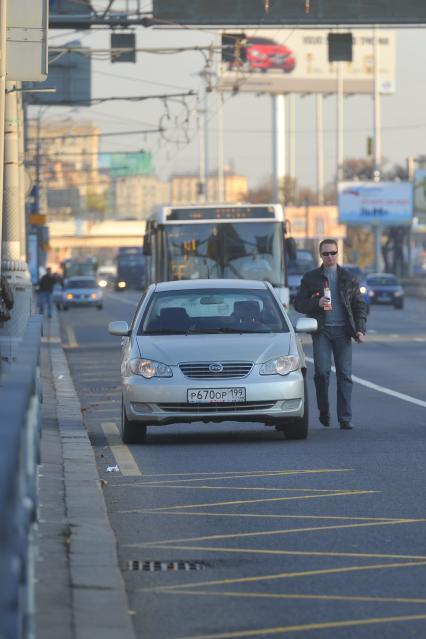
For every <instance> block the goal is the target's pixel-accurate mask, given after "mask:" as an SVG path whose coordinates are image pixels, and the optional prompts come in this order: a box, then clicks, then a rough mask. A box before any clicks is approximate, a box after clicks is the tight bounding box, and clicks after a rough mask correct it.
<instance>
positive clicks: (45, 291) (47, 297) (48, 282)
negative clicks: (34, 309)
mask: <svg viewBox="0 0 426 639" xmlns="http://www.w3.org/2000/svg"><path fill="white" fill-rule="evenodd" d="M55 284H56V277H55V276H54V275H52V269H51V268H50V266H49V267H48V268H47V269H46V273H45V274H44V275H43V277H41V278H40V280H39V282H38V308H39V312H40V315H43V313H44V307H45V305H46V306H47V317H52V292H53V287H54V286H55Z"/></svg>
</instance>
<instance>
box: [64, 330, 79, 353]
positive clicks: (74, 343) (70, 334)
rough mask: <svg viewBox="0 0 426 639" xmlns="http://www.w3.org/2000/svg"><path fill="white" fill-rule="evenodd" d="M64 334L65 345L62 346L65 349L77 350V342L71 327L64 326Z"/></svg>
mask: <svg viewBox="0 0 426 639" xmlns="http://www.w3.org/2000/svg"><path fill="white" fill-rule="evenodd" d="M65 333H66V335H67V340H68V342H67V344H64V346H66V347H67V348H78V342H77V339H76V336H75V332H74V329H73V327H72V326H65Z"/></svg>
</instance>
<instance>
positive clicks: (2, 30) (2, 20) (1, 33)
mask: <svg viewBox="0 0 426 639" xmlns="http://www.w3.org/2000/svg"><path fill="white" fill-rule="evenodd" d="M6 23H7V0H0V194H2V193H3V168H4V116H5V108H6V107H5V101H6V33H7V24H6ZM2 224H3V198H2V197H1V196H0V264H1V258H2Z"/></svg>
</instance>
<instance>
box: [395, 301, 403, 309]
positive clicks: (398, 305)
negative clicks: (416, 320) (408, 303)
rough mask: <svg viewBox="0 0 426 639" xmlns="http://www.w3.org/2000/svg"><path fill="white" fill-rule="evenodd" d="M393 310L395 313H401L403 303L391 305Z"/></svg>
mask: <svg viewBox="0 0 426 639" xmlns="http://www.w3.org/2000/svg"><path fill="white" fill-rule="evenodd" d="M393 306H394V309H395V310H397V311H401V310H402V309H403V308H404V302H397V303H396V304H394V305H393Z"/></svg>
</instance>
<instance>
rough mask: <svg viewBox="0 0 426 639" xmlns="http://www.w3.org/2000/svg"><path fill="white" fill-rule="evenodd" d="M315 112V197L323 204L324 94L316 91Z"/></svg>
mask: <svg viewBox="0 0 426 639" xmlns="http://www.w3.org/2000/svg"><path fill="white" fill-rule="evenodd" d="M315 99H316V112H317V198H318V204H319V205H321V206H322V205H323V204H324V110H323V106H324V96H323V94H322V93H317V94H316V96H315Z"/></svg>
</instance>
